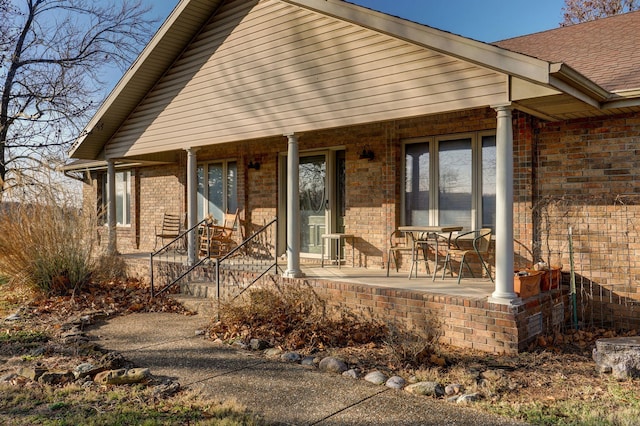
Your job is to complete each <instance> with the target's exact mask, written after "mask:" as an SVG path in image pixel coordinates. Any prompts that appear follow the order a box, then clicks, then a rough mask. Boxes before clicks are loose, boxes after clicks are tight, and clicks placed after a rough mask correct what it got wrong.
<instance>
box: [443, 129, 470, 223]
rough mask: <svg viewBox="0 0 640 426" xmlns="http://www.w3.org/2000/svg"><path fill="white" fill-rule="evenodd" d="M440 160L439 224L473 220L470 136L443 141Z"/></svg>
mask: <svg viewBox="0 0 640 426" xmlns="http://www.w3.org/2000/svg"><path fill="white" fill-rule="evenodd" d="M438 161H439V177H438V178H439V180H438V181H439V188H438V212H439V220H440V223H439V224H440V225H442V226H446V225H459V224H469V223H471V207H472V206H471V190H472V187H471V185H472V173H473V169H472V167H471V139H459V140H450V141H442V142H440V144H439V146H438Z"/></svg>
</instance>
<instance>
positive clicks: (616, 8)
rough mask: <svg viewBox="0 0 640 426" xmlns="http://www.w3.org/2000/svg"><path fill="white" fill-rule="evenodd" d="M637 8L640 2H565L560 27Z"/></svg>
mask: <svg viewBox="0 0 640 426" xmlns="http://www.w3.org/2000/svg"><path fill="white" fill-rule="evenodd" d="M638 8H640V0H565V2H564V7H563V8H562V10H563V12H564V15H563V17H564V20H563V21H562V22H561V23H560V26H563V27H566V26H569V25H573V24H579V23H581V22H588V21H593V20H596V19H600V18H605V17H607V16H613V15H618V14H620V13H627V12H632V11H634V10H638Z"/></svg>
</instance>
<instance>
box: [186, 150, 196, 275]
mask: <svg viewBox="0 0 640 426" xmlns="http://www.w3.org/2000/svg"><path fill="white" fill-rule="evenodd" d="M186 151H187V229H191V228H193V227H194V226H196V223H197V222H198V157H197V156H196V151H198V150H197V148H187V149H186ZM196 254H197V252H196V230H193V231H191V232H190V233H189V235H187V258H188V259H189V263H190V264H191V265H193V264H194V263H196V260H197V256H196Z"/></svg>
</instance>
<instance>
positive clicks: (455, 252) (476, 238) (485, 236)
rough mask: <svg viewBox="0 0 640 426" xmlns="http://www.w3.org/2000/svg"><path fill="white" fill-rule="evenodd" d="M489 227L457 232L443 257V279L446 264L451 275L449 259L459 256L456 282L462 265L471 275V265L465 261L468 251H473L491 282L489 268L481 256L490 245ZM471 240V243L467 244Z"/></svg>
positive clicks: (460, 276)
mask: <svg viewBox="0 0 640 426" xmlns="http://www.w3.org/2000/svg"><path fill="white" fill-rule="evenodd" d="M491 233H492V231H491V228H482V229H478V230H475V231H469V232H463V233H461V234H459V235H458V236H457V237H456V239H455V240H454V241H453V245H452V247H451V248H450V249H449V251H448V252H447V257H446V258H445V259H444V268H443V270H442V279H444V276H445V273H446V272H447V266H449V272H450V273H451V276H453V270H452V269H451V260H453V259H456V258H459V259H460V270H459V271H458V284H460V279H461V278H462V267H463V266H464V265H466V266H467V269H468V270H469V272H470V273H471V276H472V277H473V276H474V275H473V271H472V270H471V266H469V263H468V262H467V255H468V254H470V253H475V254H476V256H477V257H478V260H479V261H480V264H481V265H482V267H483V268H484V270H485V272H486V273H487V276H488V277H489V279H490V280H491V282H493V277H492V276H491V273H490V272H489V268H488V267H487V264H486V262H485V260H484V258H483V255H486V254H487V253H489V246H490V245H491ZM469 242H471V244H469Z"/></svg>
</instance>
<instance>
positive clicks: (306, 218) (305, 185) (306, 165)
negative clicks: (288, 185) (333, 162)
mask: <svg viewBox="0 0 640 426" xmlns="http://www.w3.org/2000/svg"><path fill="white" fill-rule="evenodd" d="M298 188H299V194H300V234H301V235H300V253H301V254H310V255H320V253H321V251H322V238H321V236H322V234H324V233H326V232H327V231H326V230H327V208H328V196H327V195H328V194H327V158H326V155H324V154H322V155H313V156H306V157H300V181H299V186H298Z"/></svg>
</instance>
